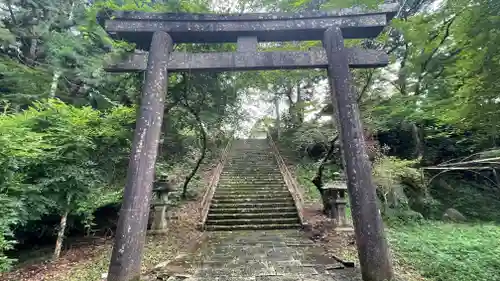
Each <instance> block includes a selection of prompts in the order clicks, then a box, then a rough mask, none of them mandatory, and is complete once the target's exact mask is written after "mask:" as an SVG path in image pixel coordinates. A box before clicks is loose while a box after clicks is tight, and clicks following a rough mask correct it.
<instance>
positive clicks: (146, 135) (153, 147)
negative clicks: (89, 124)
mask: <svg viewBox="0 0 500 281" xmlns="http://www.w3.org/2000/svg"><path fill="white" fill-rule="evenodd" d="M151 44H152V46H151V56H150V58H149V61H148V66H147V73H146V81H145V83H144V87H143V95H142V100H141V108H140V113H139V118H138V119H137V122H136V129H135V133H134V141H133V144H132V152H131V154H130V160H129V166H128V171H127V184H126V186H125V191H124V195H123V203H122V206H121V210H120V217H119V219H118V225H117V227H116V236H115V243H114V246H113V253H112V256H111V262H110V265H109V275H108V278H107V280H108V281H131V280H138V278H139V275H140V271H141V258H142V251H143V249H144V240H145V234H146V228H147V222H148V216H149V208H150V200H151V194H152V190H153V179H154V172H155V170H154V167H155V162H156V155H157V151H158V142H159V139H160V131H161V122H162V120H163V107H164V103H165V102H164V101H165V92H166V89H167V82H168V73H167V63H168V56H169V53H170V51H171V50H172V40H171V38H170V37H169V35H168V34H166V33H164V32H155V35H154V37H153V41H152V43H151Z"/></svg>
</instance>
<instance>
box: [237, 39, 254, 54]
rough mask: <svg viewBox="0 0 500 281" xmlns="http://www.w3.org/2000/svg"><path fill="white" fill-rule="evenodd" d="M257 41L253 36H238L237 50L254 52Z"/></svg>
mask: <svg viewBox="0 0 500 281" xmlns="http://www.w3.org/2000/svg"><path fill="white" fill-rule="evenodd" d="M258 45H259V42H258V41H257V37H255V36H240V37H238V42H237V47H238V49H237V50H238V52H256V51H257V47H258Z"/></svg>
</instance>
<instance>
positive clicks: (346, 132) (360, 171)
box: [323, 27, 393, 281]
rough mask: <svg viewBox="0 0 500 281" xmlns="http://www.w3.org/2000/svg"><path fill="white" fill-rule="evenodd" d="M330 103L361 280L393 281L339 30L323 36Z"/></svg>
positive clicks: (354, 92) (354, 94) (332, 29)
mask: <svg viewBox="0 0 500 281" xmlns="http://www.w3.org/2000/svg"><path fill="white" fill-rule="evenodd" d="M323 45H324V47H325V50H326V52H327V55H328V62H329V65H328V77H329V84H330V88H331V99H332V103H333V105H334V107H335V112H336V120H337V122H338V124H339V128H340V136H341V147H342V152H343V160H344V162H345V167H346V175H347V188H348V190H349V196H350V201H351V213H352V218H353V223H354V230H355V231H354V232H355V236H356V245H357V247H358V253H359V261H360V264H361V271H362V274H363V279H364V280H370V281H384V280H392V278H393V271H392V262H391V259H390V256H389V249H388V245H387V241H386V238H385V232H384V226H383V222H382V218H381V215H380V212H379V209H378V207H377V195H376V190H375V185H374V183H373V179H372V175H371V167H370V161H369V159H368V155H367V153H366V147H365V140H364V136H363V127H362V124H361V118H360V113H359V108H358V104H357V94H356V91H355V90H354V88H353V85H352V81H351V73H350V71H349V65H348V60H347V57H346V49H345V47H344V39H343V37H342V31H341V30H340V28H338V27H336V28H330V29H328V30H327V31H326V32H325V38H324V40H323Z"/></svg>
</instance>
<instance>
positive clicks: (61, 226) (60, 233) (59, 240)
mask: <svg viewBox="0 0 500 281" xmlns="http://www.w3.org/2000/svg"><path fill="white" fill-rule="evenodd" d="M71 199H72V196H71V194H70V195H68V198H67V202H66V209H65V210H64V213H63V215H62V216H61V221H60V222H59V231H58V232H57V240H56V247H55V249H54V256H53V257H52V259H53V260H58V259H59V257H60V256H61V250H62V245H63V242H64V233H65V232H66V223H67V221H68V215H69V212H70V211H71Z"/></svg>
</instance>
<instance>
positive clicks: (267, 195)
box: [213, 192, 292, 200]
mask: <svg viewBox="0 0 500 281" xmlns="http://www.w3.org/2000/svg"><path fill="white" fill-rule="evenodd" d="M288 197H290V198H291V197H292V195H290V193H288V192H282V193H269V192H268V193H256V194H250V193H246V194H235V193H232V194H217V193H215V195H214V197H213V198H214V199H215V200H226V199H247V200H254V199H266V198H273V199H286V198H288Z"/></svg>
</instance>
